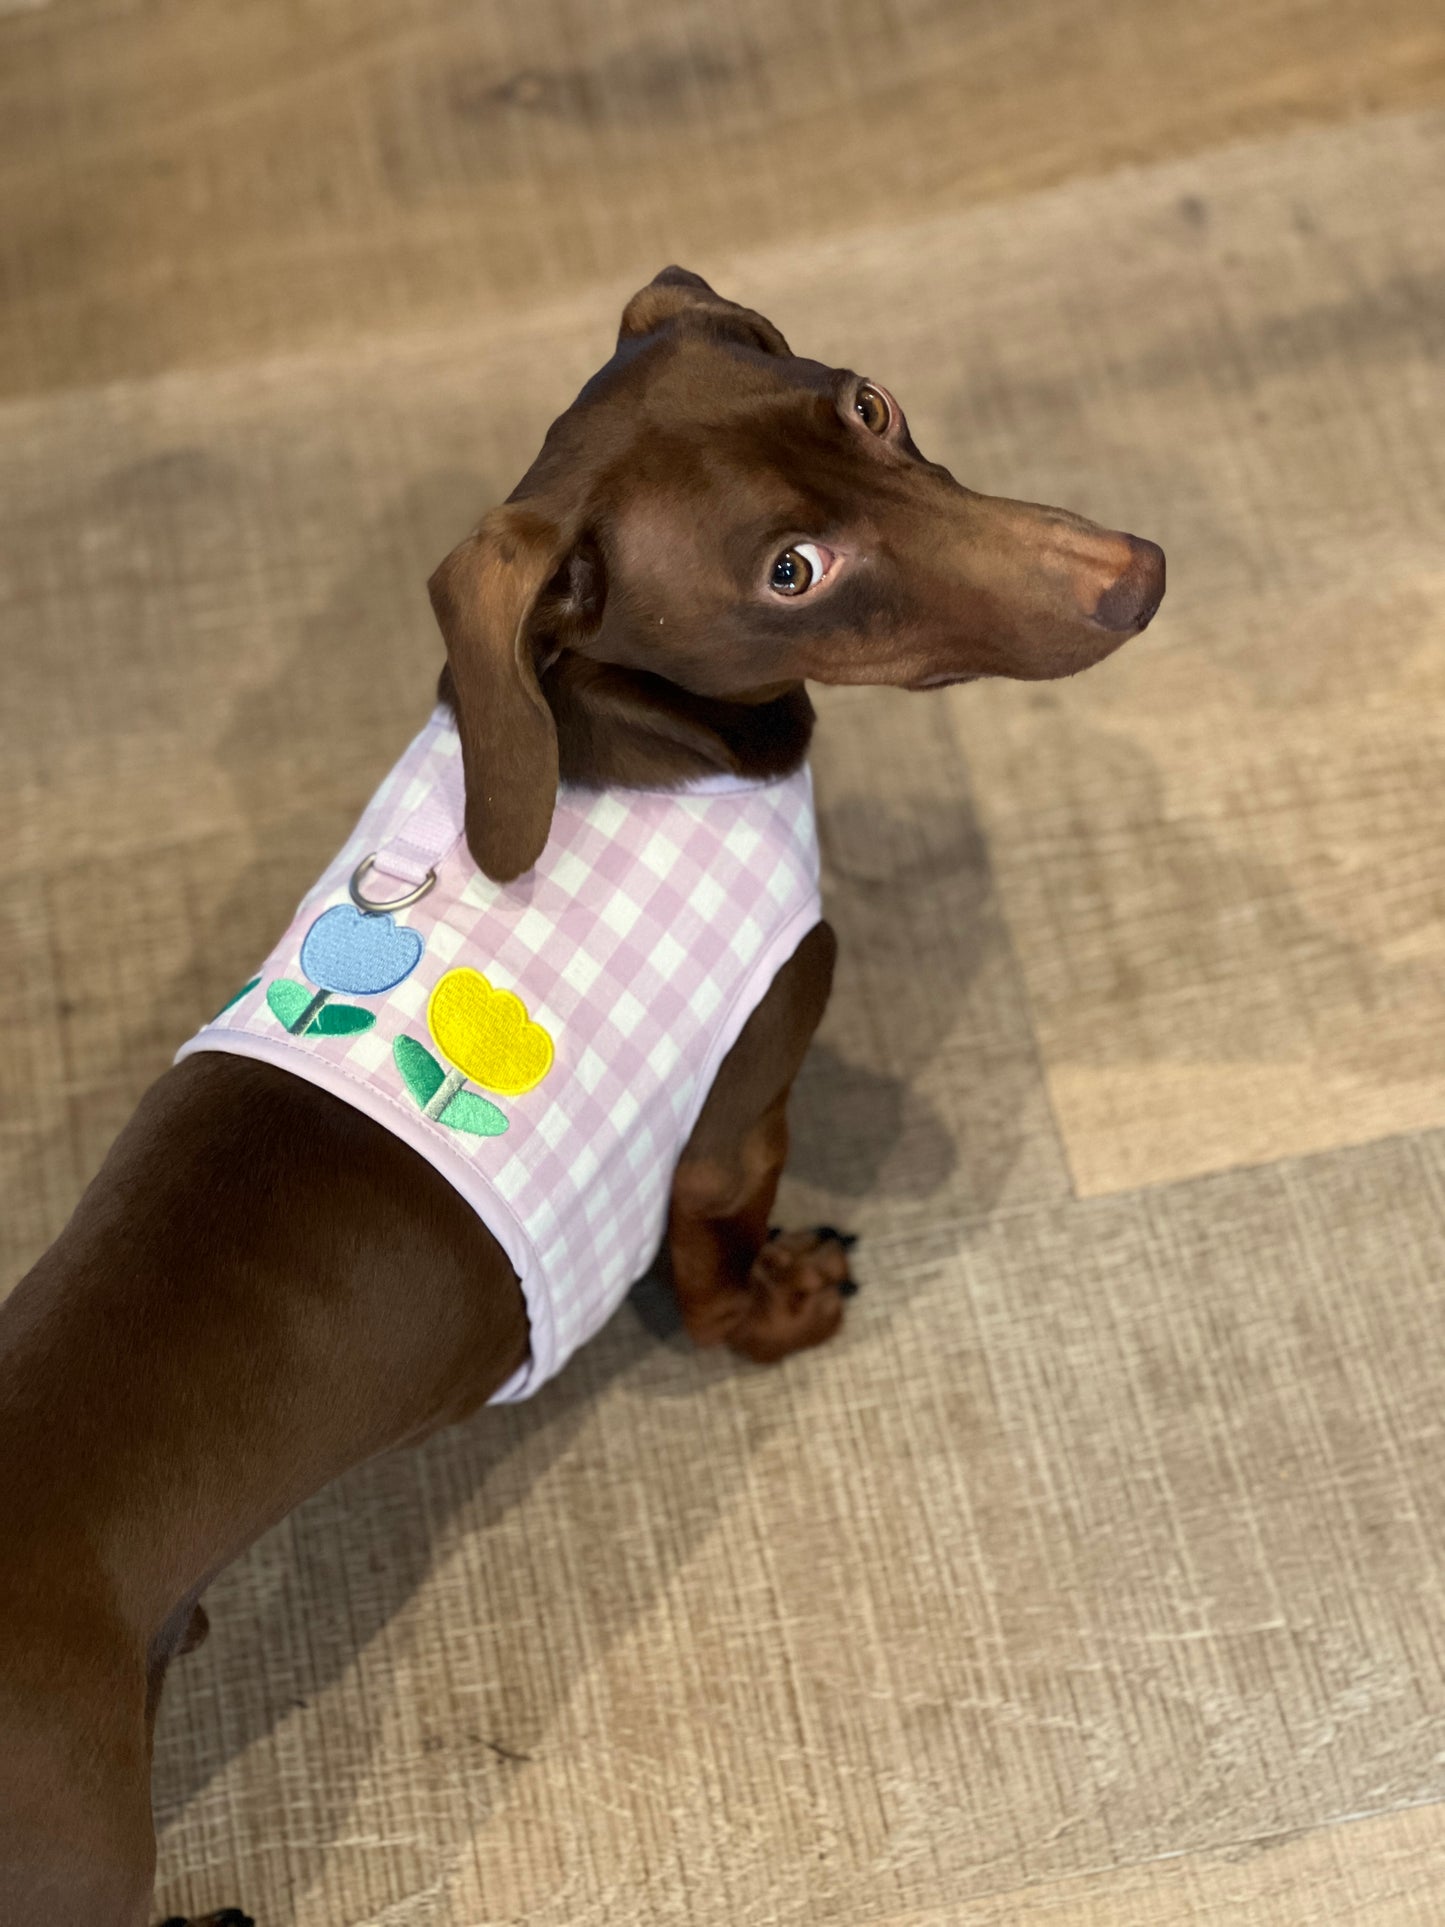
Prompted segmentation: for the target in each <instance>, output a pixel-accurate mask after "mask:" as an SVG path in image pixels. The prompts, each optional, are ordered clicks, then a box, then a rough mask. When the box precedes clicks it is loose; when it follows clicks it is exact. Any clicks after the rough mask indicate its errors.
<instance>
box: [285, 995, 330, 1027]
mask: <svg viewBox="0 0 1445 1927" xmlns="http://www.w3.org/2000/svg"><path fill="white" fill-rule="evenodd" d="M330 995H331V992H330V991H329V990H318V991H317V993H316V995H315V996H314V997H313V998H312V999H311V1002H310V1003H309V1004H308V1005H307V1006H306V1008H305V1010H303V1011H302V1013H301V1015H300V1016H299V1017H298V1018H297V1019H296V1021H295V1023H294V1024H290V1025H288V1026H287V1028H288V1029H289V1030H290V1032H291V1035H292V1036H293V1037H300V1036H302V1035H304V1033H305V1032H306V1031H308V1030H310V1028H311V1025H312V1023H313V1022H314V1021H315V1019H316V1017H317V1016H318V1015H319V1014H320V1011H321V1006H322V1005H323V1004H324V1003H325V1002H326V1000H327V998H328V997H330Z"/></svg>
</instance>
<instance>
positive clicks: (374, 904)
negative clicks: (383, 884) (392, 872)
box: [346, 850, 437, 917]
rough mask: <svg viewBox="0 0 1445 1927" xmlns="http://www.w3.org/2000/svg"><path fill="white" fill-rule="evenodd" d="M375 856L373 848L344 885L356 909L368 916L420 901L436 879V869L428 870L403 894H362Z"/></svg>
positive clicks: (378, 914) (379, 914)
mask: <svg viewBox="0 0 1445 1927" xmlns="http://www.w3.org/2000/svg"><path fill="white" fill-rule="evenodd" d="M376 857H377V852H376V851H375V850H373V851H372V853H371V855H370V856H364V857H363V858H362V859H361V861H360V863H358V864H357V866H356V868H355V869H354V870H353V871H352V873H351V881H350V883H348V884H347V886H346V887H347V889H348V890H349V891H350V893H351V901H352V902H353V903H354V904H355V905H356V907H357V909H358V910H364V911H365V912H366V914H367V916H369V917H380V916H384V915H385V914H386V913H387V912H388V911H391V910H405V909H407V908H408V907H409V906H410V905H411V904H413V903H420V902H421V900H422V898H423V897H424V896H425V895H426V893H427V891H428V890H430V889H431V888H432V886H433V885H434V884H435V882H436V880H437V873H436V871H435V870H428V871H427V873H426V875H425V876H424V877H423V878H422V880H421V882H420V883H419V884H418V885H417V886H416V888H415V889H414V890H408V891H407V893H406V895H405V896H400V897H386V898H385V899H382V898H377V897H367V896H363V895H362V893H361V886H362V883H363V882H364V881H365V879H366V878H367V877H368V876H370V874H371V869H372V865H373V864H374V863H375V862H376Z"/></svg>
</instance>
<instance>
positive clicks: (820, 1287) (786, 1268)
mask: <svg viewBox="0 0 1445 1927" xmlns="http://www.w3.org/2000/svg"><path fill="white" fill-rule="evenodd" d="M856 1243H857V1239H856V1238H852V1237H849V1236H848V1234H847V1233H846V1232H842V1231H835V1230H834V1229H833V1227H832V1225H829V1224H824V1225H818V1226H817V1227H816V1228H815V1229H814V1230H812V1231H774V1232H771V1233H770V1234H769V1237H768V1242H767V1243H766V1244H765V1245H764V1246H763V1248H762V1250H761V1251H760V1252H759V1253H758V1255H757V1257H756V1258H755V1259H754V1260H753V1268H752V1271H751V1273H750V1274H749V1277H748V1305H747V1310H746V1312H745V1313H744V1314H743V1316H742V1318H741V1319H740V1320H739V1321H738V1323H737V1324H736V1325H735V1326H734V1327H733V1329H732V1330H731V1331H730V1332H729V1334H728V1343H729V1344H730V1345H731V1346H732V1348H733V1350H734V1351H736V1352H741V1353H742V1354H743V1356H744V1358H751V1359H753V1360H754V1361H755V1362H756V1363H757V1364H760V1365H771V1364H774V1363H776V1361H777V1360H778V1359H780V1358H787V1357H788V1356H789V1354H790V1353H792V1352H801V1351H806V1350H807V1349H808V1347H809V1346H810V1345H821V1344H822V1343H823V1341H824V1340H825V1339H828V1338H831V1337H832V1336H833V1334H834V1332H836V1331H837V1329H838V1327H839V1326H840V1325H841V1324H842V1322H843V1300H844V1299H845V1298H851V1297H852V1296H853V1294H854V1292H856V1291H857V1289H858V1287H857V1285H856V1284H855V1283H854V1281H853V1278H852V1277H851V1276H850V1274H849V1271H848V1253H849V1251H850V1250H851V1248H852V1247H853V1245H855V1244H856Z"/></svg>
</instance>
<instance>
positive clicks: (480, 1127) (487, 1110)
mask: <svg viewBox="0 0 1445 1927" xmlns="http://www.w3.org/2000/svg"><path fill="white" fill-rule="evenodd" d="M441 1122H442V1123H443V1124H445V1125H447V1126H448V1127H449V1128H450V1129H451V1130H453V1131H469V1132H470V1133H471V1135H472V1136H473V1137H500V1136H501V1135H502V1133H503V1131H505V1130H506V1128H507V1120H506V1118H505V1117H504V1116H503V1114H502V1112H501V1111H499V1110H498V1109H497V1107H496V1105H495V1104H493V1103H490V1102H489V1101H488V1099H486V1098H485V1097H482V1096H481V1095H480V1094H479V1093H478V1092H476V1091H458V1092H457V1094H456V1096H455V1097H454V1098H453V1099H452V1101H451V1103H450V1104H448V1106H447V1107H446V1109H445V1110H444V1111H443V1112H442V1114H441Z"/></svg>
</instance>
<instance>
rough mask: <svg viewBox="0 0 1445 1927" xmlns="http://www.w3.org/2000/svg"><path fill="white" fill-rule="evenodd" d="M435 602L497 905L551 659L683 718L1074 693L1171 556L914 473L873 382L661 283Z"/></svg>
mask: <svg viewBox="0 0 1445 1927" xmlns="http://www.w3.org/2000/svg"><path fill="white" fill-rule="evenodd" d="M430 586H431V595H432V602H433V606H434V608H435V610H436V613H437V619H438V621H439V623H440V624H441V629H442V634H443V636H444V637H445V639H446V644H447V653H448V663H449V667H450V675H451V690H452V695H453V699H454V702H455V704H456V709H457V714H458V722H459V728H460V733H461V739H462V750H463V759H464V764H465V771H466V779H467V840H468V843H469V845H470V847H471V850H472V854H473V856H474V857H475V858H476V860H477V862H478V863H479V864H480V866H481V867H482V868H483V869H484V870H485V871H486V872H487V873H488V874H489V875H491V876H493V877H495V878H497V879H498V880H501V881H505V880H508V879H510V878H512V877H515V876H517V875H520V874H521V872H522V871H524V870H526V869H529V868H530V867H531V865H532V864H533V863H535V861H536V859H537V857H538V856H539V855H540V853H541V851H542V848H543V846H544V844H545V843H546V840H547V832H548V828H549V825H550V822H551V815H552V806H553V800H554V797H555V795H556V788H557V780H558V749H557V730H556V725H555V721H554V718H553V714H552V708H551V705H550V704H549V702H548V698H547V693H546V680H547V674H548V671H549V670H550V669H551V668H552V667H553V665H554V664H556V663H557V661H558V659H559V658H560V657H562V656H564V655H566V654H571V655H572V656H574V657H578V658H582V659H585V660H587V661H590V662H592V663H595V664H608V665H613V666H615V668H617V669H618V670H621V671H627V672H632V673H633V674H634V675H636V676H637V677H638V678H639V679H640V680H644V681H646V682H647V684H648V686H649V687H655V688H661V689H669V690H673V691H676V692H677V694H678V697H679V699H680V700H687V699H691V700H692V702H693V706H694V708H695V707H696V700H697V699H702V700H703V701H704V702H705V701H706V700H708V699H712V700H715V701H719V702H727V703H731V704H764V703H768V702H770V701H774V700H776V699H777V698H779V697H780V696H782V695H784V694H785V693H786V692H788V691H789V690H793V689H796V688H797V687H798V686H799V685H801V684H802V683H803V682H804V681H806V680H809V679H811V680H813V681H815V682H828V683H892V684H895V685H901V686H903V687H905V688H908V689H928V688H934V687H937V686H940V685H942V684H945V683H953V682H964V681H968V680H970V679H973V678H976V677H979V676H1013V677H1022V678H1026V679H1030V680H1033V679H1039V678H1045V677H1055V676H1069V675H1073V674H1074V673H1075V672H1076V671H1077V670H1080V669H1086V668H1088V667H1089V666H1090V665H1091V664H1092V663H1096V662H1098V661H1100V660H1101V659H1102V658H1103V657H1105V656H1107V655H1109V654H1110V653H1111V652H1112V651H1113V650H1115V649H1117V648H1118V646H1119V645H1120V643H1122V642H1124V641H1126V640H1127V639H1128V638H1129V637H1130V636H1133V635H1137V634H1138V632H1139V631H1140V630H1141V629H1143V628H1144V626H1145V625H1146V623H1148V621H1149V620H1150V618H1151V617H1152V616H1153V614H1154V612H1155V610H1156V609H1157V608H1158V606H1159V602H1160V599H1161V598H1162V596H1163V593H1164V557H1163V554H1162V552H1161V551H1160V550H1159V549H1158V548H1156V547H1155V545H1154V544H1153V543H1152V542H1145V541H1141V540H1140V539H1139V538H1138V537H1136V536H1132V535H1123V534H1119V533H1116V532H1115V531H1113V530H1109V529H1102V528H1098V527H1096V526H1095V524H1094V523H1092V522H1086V521H1084V520H1083V519H1082V518H1081V517H1080V516H1077V515H1072V514H1070V513H1068V512H1067V511H1066V510H1063V509H1052V508H1041V507H1038V506H1036V505H1035V504H1033V503H1027V502H1010V501H1002V500H998V499H996V498H993V497H989V496H985V495H978V494H975V493H974V492H973V491H972V490H971V489H967V488H964V487H963V486H962V485H961V484H960V483H958V482H956V481H954V479H953V477H952V476H951V475H950V474H949V472H948V470H947V469H945V468H942V467H940V466H939V465H938V463H936V462H930V461H928V460H926V459H925V458H924V456H923V455H922V454H921V453H920V452H919V450H918V448H917V446H916V444H915V443H914V441H913V439H912V437H911V435H910V434H909V432H908V424H907V421H906V419H905V417H904V414H903V411H902V409H901V408H900V407H899V405H898V403H897V401H895V399H894V398H893V396H892V395H891V394H890V393H889V392H888V390H887V389H885V388H884V387H883V386H882V385H881V383H879V382H876V381H872V380H869V379H866V378H864V377H861V376H859V375H857V374H855V373H853V372H852V371H851V370H849V369H843V368H829V367H826V366H825V365H824V364H823V363H821V362H816V361H808V360H805V359H804V358H803V357H801V356H798V355H795V354H793V353H792V352H791V350H790V349H789V347H788V344H787V342H786V341H784V339H783V337H782V335H781V334H779V332H778V330H777V329H776V328H775V327H774V326H773V325H772V323H771V322H769V321H766V320H765V319H764V318H763V317H762V316H761V315H759V314H755V313H754V312H753V311H752V310H751V309H748V308H742V307H739V306H737V305H736V304H735V303H734V302H731V301H724V300H723V299H722V298H721V297H720V296H718V295H716V294H714V293H713V291H712V289H711V288H709V287H708V285H707V283H706V282H704V281H702V280H700V279H699V278H698V277H697V276H696V275H694V274H689V273H687V272H686V271H685V270H684V269H681V268H666V269H664V270H663V272H662V273H661V274H659V275H658V276H657V278H656V280H654V281H651V282H649V283H648V285H647V286H646V287H645V288H643V289H642V290H641V292H640V293H638V294H636V295H634V297H633V298H632V300H631V301H630V302H629V303H628V305H627V308H626V311H625V312H624V314H623V317H622V329H621V333H620V335H619V337H618V342H617V349H616V352H615V353H614V354H613V356H612V359H611V360H610V361H609V362H608V363H607V364H606V366H605V367H604V368H602V369H601V370H600V371H599V372H598V373H597V374H596V375H594V376H593V378H592V379H591V381H589V382H588V383H587V385H586V387H585V388H584V389H583V390H582V392H581V394H580V395H579V396H578V397H577V399H576V401H575V402H573V404H572V406H571V407H570V408H569V409H568V410H567V412H566V413H565V414H564V415H562V416H561V417H560V418H559V419H558V420H557V421H556V422H554V423H553V424H552V427H551V428H550V429H549V430H548V432H547V439H546V441H545V443H544V444H543V447H542V451H541V453H540V454H539V455H538V457H537V460H536V461H535V462H534V463H533V465H532V467H531V468H530V470H529V471H528V472H527V474H526V476H525V477H524V478H523V480H522V481H521V483H520V484H519V485H518V487H517V488H516V490H515V491H514V492H513V494H512V495H511V497H510V498H509V499H508V501H507V503H506V504H505V505H504V506H503V507H501V508H499V509H495V510H494V511H493V512H492V513H491V514H489V515H488V516H487V517H486V518H485V520H484V521H483V522H482V524H481V526H480V527H479V528H478V529H477V530H476V531H475V532H474V533H473V534H472V535H470V536H468V537H467V539H466V540H465V541H464V542H462V543H461V544H460V545H459V546H458V547H457V548H456V549H454V550H453V551H452V553H451V554H450V555H449V556H448V557H447V558H446V560H445V561H444V562H443V563H442V564H441V566H440V567H439V568H438V569H437V571H436V573H435V574H434V575H433V577H432V580H431V585H430Z"/></svg>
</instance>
